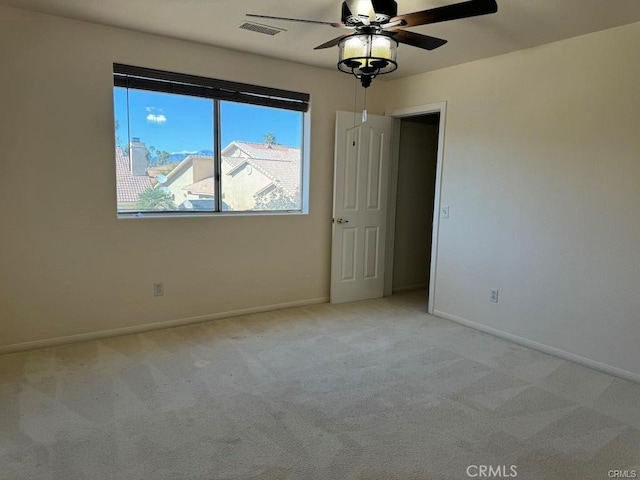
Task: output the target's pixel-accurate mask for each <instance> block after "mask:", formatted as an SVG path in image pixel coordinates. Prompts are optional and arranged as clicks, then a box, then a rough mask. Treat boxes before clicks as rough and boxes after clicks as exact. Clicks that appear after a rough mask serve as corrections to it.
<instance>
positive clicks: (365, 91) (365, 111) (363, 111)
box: [362, 88, 367, 123]
mask: <svg viewBox="0 0 640 480" xmlns="http://www.w3.org/2000/svg"><path fill="white" fill-rule="evenodd" d="M366 121H367V89H366V88H365V89H364V104H363V106H362V123H366Z"/></svg>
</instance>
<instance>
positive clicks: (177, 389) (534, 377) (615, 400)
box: [0, 292, 640, 480]
mask: <svg viewBox="0 0 640 480" xmlns="http://www.w3.org/2000/svg"><path fill="white" fill-rule="evenodd" d="M425 299H426V294H425V293H424V292H418V293H409V294H402V295H397V296H394V297H391V298H388V299H380V300H373V301H366V302H358V303H353V304H344V305H338V306H331V305H318V306H313V307H305V308H296V309H290V310H284V311H280V312H273V313H265V314H259V315H251V316H247V317H240V318H234V319H230V320H223V321H215V322H210V323H206V324H200V325H194V326H189V327H181V328H174V329H169V330H162V331H157V332H151V333H144V334H138V335H130V336H125V337H118V338H111V339H107V340H101V341H92V342H86V343H81V344H75V345H68V346H64V347H58V348H50V349H43V350H38V351H31V352H25V353H20V354H12V355H5V356H3V357H0V479H3V480H4V479H11V480H13V479H29V480H39V479H65V480H75V479H92V480H93V479H109V480H111V479H167V480H175V479H265V480H266V479H271V480H279V479H282V480H284V479H341V480H342V479H353V480H365V479H367V480H374V479H375V480H409V479H456V480H460V479H466V478H481V477H479V476H476V477H471V476H469V475H468V474H471V475H474V474H475V475H479V473H480V470H479V467H471V468H469V466H470V465H476V466H478V465H485V466H487V467H488V466H491V467H492V468H493V469H494V470H493V472H494V473H495V472H496V470H495V469H500V470H498V471H499V472H500V473H501V474H502V475H503V476H502V478H510V477H507V476H506V475H505V474H510V475H512V473H513V470H511V466H514V467H516V468H515V472H517V478H518V479H532V480H533V479H535V480H546V479H580V480H584V479H603V480H604V479H607V478H610V477H609V475H610V474H609V471H610V470H637V471H638V476H639V477H640V385H637V384H634V383H630V382H627V381H624V380H620V379H617V378H614V377H611V376H608V375H605V374H602V373H598V372H595V371H592V370H589V369H587V368H583V367H581V366H578V365H575V364H572V363H568V362H566V361H563V360H559V359H557V358H554V357H550V356H548V355H545V354H542V353H539V352H536V351H532V350H529V349H526V348H523V347H520V346H517V345H514V344H511V343H509V342H506V341H503V340H500V339H497V338H494V337H492V336H489V335H486V334H482V333H479V332H476V331H474V330H471V329H468V328H465V327H462V326H459V325H457V324H455V323H451V322H448V321H445V320H441V319H437V318H434V317H430V316H428V315H427V314H426V313H424V312H425V308H424V306H425ZM485 472H488V470H485ZM485 478H486V477H485ZM493 478H500V477H496V476H494V477H493ZM511 478H513V475H512V477H511Z"/></svg>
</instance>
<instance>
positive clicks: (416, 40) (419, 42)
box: [389, 29, 447, 50]
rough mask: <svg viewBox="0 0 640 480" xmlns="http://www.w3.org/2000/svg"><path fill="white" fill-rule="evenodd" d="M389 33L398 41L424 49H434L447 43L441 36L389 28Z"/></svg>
mask: <svg viewBox="0 0 640 480" xmlns="http://www.w3.org/2000/svg"><path fill="white" fill-rule="evenodd" d="M389 33H390V34H391V36H392V37H393V38H394V39H396V40H397V41H398V42H400V43H406V44H407V45H411V46H413V47H418V48H424V49H425V50H435V49H436V48H438V47H441V46H442V45H444V44H445V43H447V41H446V40H443V39H442V38H436V37H430V36H429V35H422V34H420V33H413V32H408V31H406V30H400V29H398V30H390V31H389Z"/></svg>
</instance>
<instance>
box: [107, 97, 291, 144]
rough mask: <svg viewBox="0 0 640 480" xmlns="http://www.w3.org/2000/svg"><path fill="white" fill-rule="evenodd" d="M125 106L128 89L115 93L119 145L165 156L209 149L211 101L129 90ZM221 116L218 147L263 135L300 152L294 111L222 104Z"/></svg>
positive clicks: (255, 139) (211, 117) (261, 138)
mask: <svg viewBox="0 0 640 480" xmlns="http://www.w3.org/2000/svg"><path fill="white" fill-rule="evenodd" d="M128 103H129V108H128V109H127V90H126V89H125V88H119V87H116V88H114V106H115V119H116V120H117V121H118V124H119V129H118V131H117V132H116V135H117V136H118V137H119V138H120V139H121V141H122V143H124V144H126V143H127V138H128V137H129V135H130V136H131V137H139V138H140V140H141V141H142V142H144V143H145V144H146V145H147V147H149V146H154V147H155V148H157V149H159V150H166V151H168V152H170V153H174V152H182V151H199V150H213V101H212V100H209V99H204V98H198V97H189V96H184V95H171V94H166V93H158V92H147V91H142V90H133V89H131V90H129V98H128ZM127 110H128V112H129V116H128V117H127ZM220 117H221V123H222V132H221V133H222V135H221V140H222V148H224V147H225V146H226V145H228V144H229V143H230V142H232V141H234V140H240V141H245V142H256V143H262V142H263V141H264V135H265V134H266V133H273V134H274V135H275V136H276V140H277V142H278V143H280V144H281V145H286V146H289V147H300V141H301V138H302V114H301V113H299V112H292V111H288V110H281V109H275V108H268V107H260V106H255V105H246V104H242V103H234V102H224V101H223V102H221V103H220ZM128 130H129V133H128V132H127V131H128Z"/></svg>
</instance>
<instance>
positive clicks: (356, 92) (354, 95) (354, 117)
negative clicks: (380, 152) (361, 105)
mask: <svg viewBox="0 0 640 480" xmlns="http://www.w3.org/2000/svg"><path fill="white" fill-rule="evenodd" d="M353 78H354V85H355V86H356V88H355V89H354V90H353V129H354V130H355V129H356V108H358V78H357V77H353ZM353 146H354V147H355V146H356V138H355V137H353Z"/></svg>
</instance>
